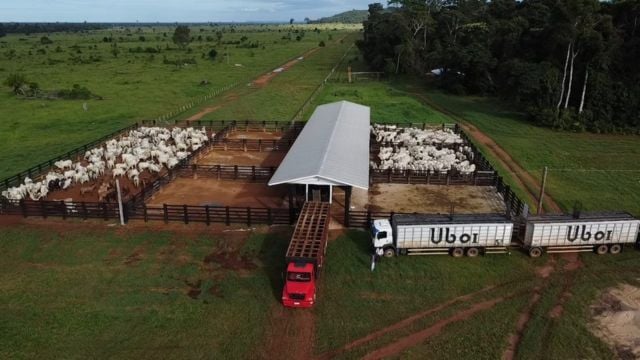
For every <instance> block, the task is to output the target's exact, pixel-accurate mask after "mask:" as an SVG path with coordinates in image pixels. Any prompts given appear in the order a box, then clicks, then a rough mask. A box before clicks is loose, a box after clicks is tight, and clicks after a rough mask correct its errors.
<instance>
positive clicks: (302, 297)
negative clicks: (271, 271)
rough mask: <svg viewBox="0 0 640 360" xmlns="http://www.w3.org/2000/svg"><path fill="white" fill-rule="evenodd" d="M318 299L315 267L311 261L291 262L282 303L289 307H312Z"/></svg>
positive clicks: (288, 266)
mask: <svg viewBox="0 0 640 360" xmlns="http://www.w3.org/2000/svg"><path fill="white" fill-rule="evenodd" d="M315 301H316V274H315V267H314V266H313V264H310V263H296V262H291V263H289V265H287V276H286V279H285V283H284V289H283V290H282V303H283V304H284V306H287V307H302V308H309V307H312V306H313V304H314V303H315Z"/></svg>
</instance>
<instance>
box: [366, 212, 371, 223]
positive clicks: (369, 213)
mask: <svg viewBox="0 0 640 360" xmlns="http://www.w3.org/2000/svg"><path fill="white" fill-rule="evenodd" d="M370 225H371V210H367V226H370Z"/></svg>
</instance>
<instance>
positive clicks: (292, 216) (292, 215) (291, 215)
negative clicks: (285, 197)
mask: <svg viewBox="0 0 640 360" xmlns="http://www.w3.org/2000/svg"><path fill="white" fill-rule="evenodd" d="M287 186H289V224H292V225H293V223H294V222H295V210H294V209H293V192H294V189H295V188H294V186H295V185H293V184H288V185H287Z"/></svg>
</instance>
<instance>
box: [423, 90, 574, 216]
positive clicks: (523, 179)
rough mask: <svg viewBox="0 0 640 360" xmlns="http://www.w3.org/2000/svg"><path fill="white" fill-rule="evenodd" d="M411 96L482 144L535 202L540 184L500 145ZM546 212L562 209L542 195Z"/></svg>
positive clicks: (427, 99) (430, 103) (432, 104)
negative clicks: (454, 123) (452, 120)
mask: <svg viewBox="0 0 640 360" xmlns="http://www.w3.org/2000/svg"><path fill="white" fill-rule="evenodd" d="M411 95H414V96H417V97H419V98H420V99H421V100H423V101H424V102H425V103H427V104H428V105H429V106H431V107H433V108H434V109H436V110H438V111H440V112H441V113H444V114H446V115H448V116H450V117H452V118H454V119H455V120H457V121H458V123H459V125H460V127H462V129H463V130H464V131H465V132H466V133H467V134H468V135H469V136H470V137H472V138H473V139H474V140H475V141H476V142H478V143H480V144H482V145H483V146H484V147H485V148H486V149H487V150H488V151H489V152H491V154H492V155H493V156H494V157H495V158H496V159H497V160H498V162H500V164H501V165H502V166H503V167H504V168H506V169H508V170H509V172H510V173H511V174H512V175H513V179H514V181H515V182H516V184H517V185H518V186H519V187H520V188H521V189H523V190H525V191H526V192H527V195H528V197H529V198H530V200H533V201H534V202H537V199H538V194H539V193H540V186H541V184H540V183H539V182H538V180H536V178H535V177H533V176H532V175H531V174H530V173H529V172H528V171H527V170H525V169H524V168H523V167H522V166H520V164H518V163H517V162H516V161H515V160H514V159H513V158H512V157H511V156H510V155H509V153H507V152H506V151H505V150H504V149H503V148H502V147H500V145H498V144H497V143H496V142H495V141H494V140H493V139H492V138H491V137H490V136H489V135H487V134H485V133H484V132H482V131H481V130H479V129H478V128H477V127H475V126H474V125H472V124H470V123H469V122H468V121H467V120H466V119H464V118H463V117H461V116H459V115H456V114H454V113H452V112H451V111H449V110H447V109H445V108H443V107H441V106H439V105H438V104H436V103H434V102H433V101H431V99H429V98H428V97H427V96H425V95H424V94H421V93H416V92H413V93H411ZM543 208H546V209H547V210H548V212H552V213H561V212H562V208H560V206H559V205H558V203H557V202H556V201H555V200H554V199H553V198H552V197H551V196H550V195H549V194H548V193H547V192H545V193H544V206H543Z"/></svg>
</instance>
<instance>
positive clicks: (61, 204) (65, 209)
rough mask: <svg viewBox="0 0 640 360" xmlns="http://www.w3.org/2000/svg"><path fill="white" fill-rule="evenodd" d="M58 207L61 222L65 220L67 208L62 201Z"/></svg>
mask: <svg viewBox="0 0 640 360" xmlns="http://www.w3.org/2000/svg"><path fill="white" fill-rule="evenodd" d="M60 206H61V207H62V220H66V219H67V206H66V205H65V203H64V201H60Z"/></svg>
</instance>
